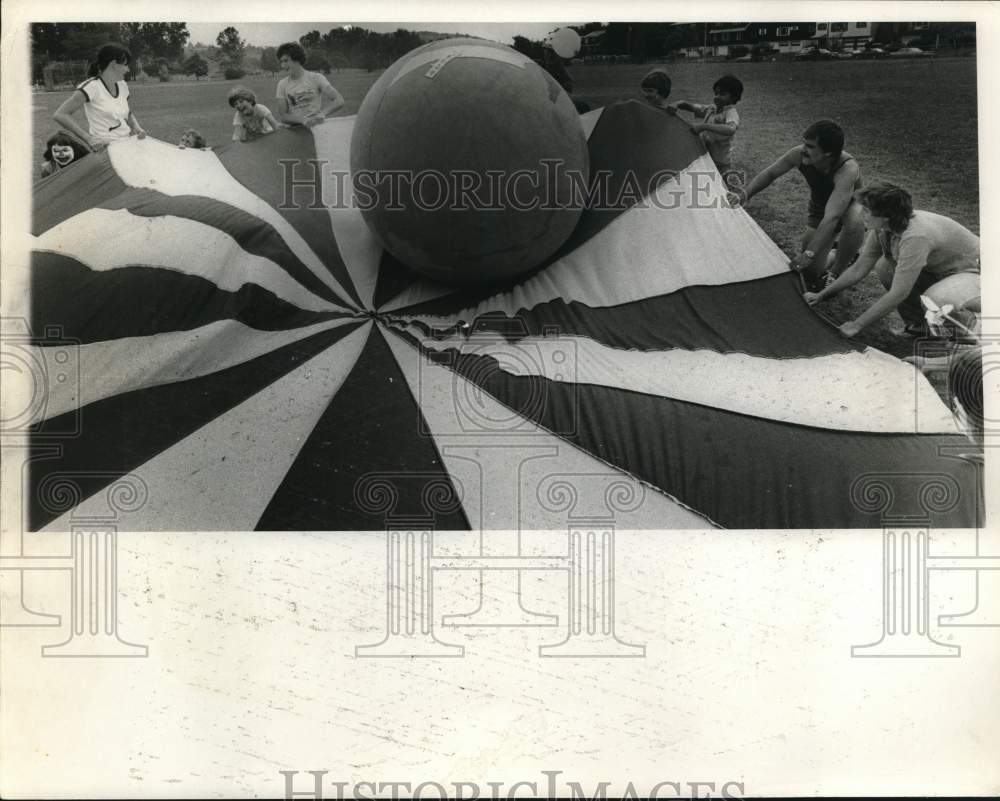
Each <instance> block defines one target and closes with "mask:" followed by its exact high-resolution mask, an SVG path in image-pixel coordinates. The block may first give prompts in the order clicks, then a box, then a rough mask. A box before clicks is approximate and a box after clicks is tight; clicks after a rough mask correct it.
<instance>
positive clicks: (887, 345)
mask: <svg viewBox="0 0 1000 801" xmlns="http://www.w3.org/2000/svg"><path fill="white" fill-rule="evenodd" d="M664 66H665V68H666V69H667V71H668V73H669V74H670V76H671V78H672V79H673V93H672V95H671V96H672V98H673V99H694V100H698V101H701V102H707V101H708V100H710V98H711V94H712V83H713V82H714V80H715V79H716V78H717V77H719V76H720V75H722V74H723V73H724V72H726V71H732V72H734V73H735V74H736V75H737V76H738V77H739V78H740V79H741V80H742V81H743V83H744V85H745V93H744V96H743V100H742V102H741V103H740V104H739V111H740V116H741V118H742V127H741V128H740V131H739V133H738V134H737V138H736V153H735V156H736V158H735V166H736V167H737V168H738V169H742V170H745V171H746V173H747V175H748V176H752V175H753V174H755V173H756V172H757V171H759V170H761V169H763V168H764V167H766V166H767V165H768V164H770V163H771V161H773V160H774V159H776V158H777V157H778V156H779V155H780V154H781V153H783V152H784V151H785V150H786V149H787V148H789V147H791V146H792V145H795V144H797V143H798V142H799V141H800V137H801V134H802V131H803V130H804V129H805V128H806V126H808V125H809V124H810V123H811V122H814V121H815V120H817V119H821V118H823V117H829V118H832V119H835V120H837V121H838V122H839V123H840V124H841V125H842V126H843V127H844V129H845V131H846V133H847V149H848V150H849V151H850V152H851V153H852V154H853V155H854V156H855V157H856V158H857V159H858V161H859V163H860V164H861V170H862V177H863V178H864V180H865V181H871V180H873V179H876V178H880V179H884V180H888V181H892V182H894V183H898V184H900V185H901V186H903V187H905V188H907V189H908V190H909V191H910V192H911V193H912V194H913V196H914V201H915V205H916V206H917V207H918V208H923V209H928V210H930V211H937V212H940V213H942V214H947V215H949V216H951V217H953V218H954V219H956V220H958V221H959V222H961V223H962V224H963V225H966V226H967V227H969V228H970V229H972V230H973V231H975V232H977V233H978V232H979V186H978V184H979V180H978V175H979V173H978V163H977V149H976V148H977V124H976V123H977V98H976V63H975V59H972V58H945V59H935V60H927V61H914V60H903V61H892V60H885V61H863V62H847V61H832V62H804V63H794V62H791V63H790V62H768V63H740V64H721V63H692V64H668V65H664ZM651 67H652V65H645V66H640V65H618V66H606V65H601V66H596V65H577V66H574V67H572V69H571V71H572V74H573V78H574V81H575V83H576V95H577V96H578V97H579V98H581V99H584V100H587V101H589V102H590V103H591V104H592V105H593V106H594V107H597V106H602V105H607V104H609V103H612V102H615V101H616V100H621V99H624V98H628V97H636V96H637V94H638V88H639V83H640V81H641V80H642V76H643V75H644V74H645V73H646V71H647V70H648V69H650V68H651ZM378 75H379V73H366V72H364V71H361V70H343V71H341V72H340V73H333V74H331V76H330V80H331V82H332V83H333V84H334V85H335V86H336V87H337V88H338V89H339V90H340V92H341V93H342V94H343V95H344V99H345V100H346V108H345V110H344V112H343V113H346V114H353V113H354V112H356V111H357V109H358V107H359V106H360V104H361V101H362V99H363V98H364V95H365V93H366V92H367V91H368V89H369V87H370V86H371V85H372V83H374V81H375V80H376V79H377V78H378ZM239 83H242V84H243V85H245V86H247V87H249V88H250V89H252V90H253V91H255V92H256V93H257V95H258V98H259V100H260V102H263V103H264V104H265V105H268V104H272V105H273V103H272V101H273V98H274V89H275V86H276V85H277V78H276V77H275V78H272V77H270V76H254V77H248V78H245V79H243V80H242V81H240V82H239ZM236 84H237V82H236V81H216V82H211V83H209V82H207V81H204V80H203V81H199V82H195V81H191V80H178V81H173V82H170V83H145V84H134V85H132V87H131V91H132V106H133V109H134V111H135V113H136V115H137V116H138V118H139V120H140V121H141V122H142V124H143V126H144V127H145V128H146V130H147V131H149V133H150V134H151V135H152V136H155V137H157V138H159V139H164V140H166V141H170V142H175V141H177V140H178V138H179V137H180V134H181V133H182V132H183V131H184V130H185V129H187V128H190V127H193V128H197V129H198V130H200V131H201V132H202V133H203V134H204V135H205V136H206V138H207V140H208V142H209V144H210V145H214V146H220V145H223V144H225V143H226V142H228V141H229V139H230V137H231V134H232V114H233V112H232V109H230V107H229V106H228V104H227V103H226V95H227V93H228V91H229V90H230V89H231V88H232V87H233V86H235V85H236ZM66 95H67V93H66V92H61V93H51V94H46V93H41V94H34V95H32V102H33V123H34V128H33V141H34V158H35V160H36V161H37V160H38V159H39V154H40V153H41V151H42V148H43V146H44V142H45V139H46V138H47V137H48V136H49V135H50V134H51V133H52V132H53V131H54V130H55V124H54V123H53V122H52V112H53V111H54V110H55V109H56V108H57V107H58V105H59V104H60V103H61V102H62V100H63V99H64V98H65V97H66ZM806 197H807V193H806V189H805V183H804V181H802V180H801V178H800V177H799V176H798V175H797V174H789V175H787V176H786V177H785V178H783V179H782V180H780V181H779V182H777V183H776V184H774V185H773V186H771V187H770V188H769V189H768V190H767V191H766V192H764V193H763V194H761V195H759V196H758V197H756V198H755V199H754V200H753V201H752V202H751V204H750V206H749V209H748V210H749V212H750V213H751V214H752V215H753V217H754V218H755V219H756V220H757V222H758V223H759V224H760V226H761V227H762V228H763V229H764V230H765V231H766V232H767V233H768V235H770V236H771V237H772V238H773V239H774V240H775V242H777V243H778V245H779V246H780V247H782V248H783V249H784V250H785V252H787V253H789V254H792V253H794V252H795V249H796V245H797V242H798V238H799V236H800V234H801V231H802V229H803V227H804V224H805V204H806ZM880 292H881V289H880V287H878V285H877V283H876V282H875V280H874V278H870V279H869V280H868V281H866V282H863V283H862V284H859V285H858V286H857V287H855V288H854V289H853V290H851V291H849V292H846V293H844V294H843V295H841V296H840V297H838V298H835V299H832V300H831V301H828V302H826V303H824V304H823V305H822V306H821V307H820V308H821V311H823V312H824V313H825V314H827V315H828V316H830V317H831V318H832V319H834V320H836V321H837V322H840V321H843V320H845V319H848V318H849V317H854V316H857V314H858V313H860V311H861V309H863V308H864V307H865V306H866V305H867V304H868V303H870V302H871V301H872V300H873V299H874V298H875V297H877V296H878V294H879V293H880ZM901 329H902V323H901V321H900V320H899V318H898V317H897V316H896V315H891V316H889V317H887V318H886V319H885V320H883V321H882V322H881V323H879V324H877V325H875V326H872V327H871V328H870V329H868V330H866V331H864V332H862V334H861V336H860V337H859V339H860V341H862V342H864V343H866V344H871V345H874V346H875V347H878V348H880V349H881V350H884V351H887V352H889V353H893V354H895V355H897V356H906V355H908V354H909V353H910V352H911V350H912V343H911V341H910V340H909V339H908V338H906V337H900V336H897V335H896V334H895V333H894V332H895V331H899V330H901Z"/></svg>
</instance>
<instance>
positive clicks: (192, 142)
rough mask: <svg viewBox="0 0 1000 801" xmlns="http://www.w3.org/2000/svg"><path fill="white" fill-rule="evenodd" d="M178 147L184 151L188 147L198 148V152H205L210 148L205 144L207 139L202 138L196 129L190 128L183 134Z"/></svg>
mask: <svg viewBox="0 0 1000 801" xmlns="http://www.w3.org/2000/svg"><path fill="white" fill-rule="evenodd" d="M177 147H179V148H180V149H181V150H183V149H184V148H186V147H190V148H197V149H198V150H204V149H205V148H206V147H208V145H207V143H206V142H205V137H204V136H202V135H201V134H200V133H198V131H196V130H195V129H194V128H188V129H187V130H186V131H185V132H184V133H182V134H181V141H179V142H178V143H177Z"/></svg>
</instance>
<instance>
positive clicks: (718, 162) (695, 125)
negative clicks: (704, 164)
mask: <svg viewBox="0 0 1000 801" xmlns="http://www.w3.org/2000/svg"><path fill="white" fill-rule="evenodd" d="M712 92H714V93H715V97H714V98H713V99H712V103H710V104H707V105H702V104H701V103H692V102H691V101H689V100H678V101H677V102H676V103H670V104H669V106H668V110H669V111H671V112H673V113H675V114H676V113H677V112H678V111H690V112H691V113H692V114H694V115H695V117H696V118H697V121H696V122H692V123H690V125H691V130H692V131H694V132H695V133H696V134H698V135H699V136H700V137H701V141H702V142H704V143H705V147H706V148H708V152H709V155H711V157H712V161H714V162H715V166H716V167H717V168H718V170H719V172H720V173H722V175H726V174H727V173H729V172H730V170H731V169H732V164H733V137H734V136H735V135H736V131H737V130H738V129H739V127H740V115H739V113H738V112H737V111H736V104H737V103H739V102H740V98H742V97H743V82H742V81H741V80H740V79H739V78H737V77H736V76H735V75H723V76H722V77H721V78H719V80H717V81H716V82H715V84H714V85H713V86H712Z"/></svg>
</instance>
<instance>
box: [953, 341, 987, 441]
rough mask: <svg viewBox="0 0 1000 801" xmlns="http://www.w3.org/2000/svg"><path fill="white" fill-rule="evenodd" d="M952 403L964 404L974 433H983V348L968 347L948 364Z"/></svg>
mask: <svg viewBox="0 0 1000 801" xmlns="http://www.w3.org/2000/svg"><path fill="white" fill-rule="evenodd" d="M948 391H949V392H950V393H951V399H952V403H954V402H955V401H958V402H959V403H961V404H962V409H964V410H965V414H966V417H967V418H968V422H969V427H970V428H971V429H972V432H973V433H974V434H982V433H983V349H982V348H981V347H975V348H967V349H966V350H963V351H962V352H961V353H959V354H958V356H956V357H955V358H953V359H952V360H951V363H950V364H949V365H948Z"/></svg>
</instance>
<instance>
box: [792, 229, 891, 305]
mask: <svg viewBox="0 0 1000 801" xmlns="http://www.w3.org/2000/svg"><path fill="white" fill-rule="evenodd" d="M881 255H882V249H881V247H879V244H878V237H877V236H876V234H875V232H874V231H869V232H868V237H867V238H866V239H865V244H864V245H863V246H862V248H861V254H860V255H859V256H858V260H857V261H856V262H854V264H852V265H851V266H850V267H848V268H847V269H846V270H844V272H842V273H841V274H840V275H839V276H837V279H836V280H835V281H834V282H833V283H832V284H830V286H828V287H826V288H825V289H821V290H820V291H819V292H806V293H805V295H803V297H804V298H805V299H806V302H807V303H808V304H809V305H810V306H812V305H813V304H814V303H819V302H820V301H821V300H826V298H829V297H832V296H833V295H836V294H837V293H838V292H843V291H844V290H845V289H849V288H850V287H852V286H854V285H855V284H856V283H858V281H860V280H861V279H862V278H864V277H865V276H866V275H868V273H870V272H871V271H872V268H873V267H874V266H875V262H877V261H878V258H879V256H881Z"/></svg>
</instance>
